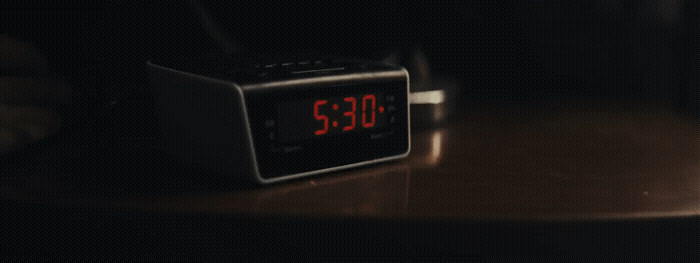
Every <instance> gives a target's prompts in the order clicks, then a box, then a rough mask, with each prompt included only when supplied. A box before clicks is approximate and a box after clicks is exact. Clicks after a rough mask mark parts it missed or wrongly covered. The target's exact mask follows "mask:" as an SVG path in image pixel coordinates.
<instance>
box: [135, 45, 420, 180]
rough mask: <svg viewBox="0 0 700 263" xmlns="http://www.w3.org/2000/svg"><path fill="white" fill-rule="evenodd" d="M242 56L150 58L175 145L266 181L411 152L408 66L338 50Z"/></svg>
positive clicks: (232, 172)
mask: <svg viewBox="0 0 700 263" xmlns="http://www.w3.org/2000/svg"><path fill="white" fill-rule="evenodd" d="M239 62H241V63H243V62H245V59H242V60H240V61H239ZM239 62H236V61H231V60H229V59H222V60H221V61H219V60H209V59H205V60H183V61H163V62H149V70H150V80H151V85H152V86H153V88H154V89H155V92H156V94H157V97H158V100H157V109H158V119H159V126H160V128H161V129H160V130H161V145H162V147H163V149H164V150H165V152H167V153H168V154H169V155H171V156H172V157H173V158H177V159H181V160H185V161H189V162H192V163H195V164H197V165H201V166H202V167H204V168H206V169H210V170H212V171H215V172H217V173H221V174H224V175H227V176H231V177H247V178H250V179H252V180H254V181H256V182H258V183H273V182H279V181H283V180H288V179H293V178H299V177H304V176H310V175H314V174H320V173H327V172H333V171H337V170H341V169H348V168H353V167H359V166H364V165H369V164H374V163H379V162H385V161H390V160H397V159H400V158H403V157H406V156H407V155H408V153H409V151H410V123H409V122H410V121H409V120H410V117H409V103H408V90H409V87H408V85H409V76H408V72H407V71H406V70H405V69H403V68H401V67H398V66H395V65H388V64H384V63H377V62H371V61H362V60H348V59H332V58H329V59H324V60H301V61H298V62H294V61H285V62H274V63H260V64H258V63H256V64H252V65H248V64H246V63H243V64H240V65H239Z"/></svg>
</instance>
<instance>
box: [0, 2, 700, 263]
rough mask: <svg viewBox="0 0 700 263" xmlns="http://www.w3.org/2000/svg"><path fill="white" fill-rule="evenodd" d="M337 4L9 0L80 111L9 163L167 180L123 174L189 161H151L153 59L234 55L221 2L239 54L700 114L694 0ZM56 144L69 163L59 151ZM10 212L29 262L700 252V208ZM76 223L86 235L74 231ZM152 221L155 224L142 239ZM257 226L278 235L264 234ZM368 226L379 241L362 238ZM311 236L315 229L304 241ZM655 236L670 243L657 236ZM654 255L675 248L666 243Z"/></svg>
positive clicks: (477, 93)
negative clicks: (570, 218) (490, 214)
mask: <svg viewBox="0 0 700 263" xmlns="http://www.w3.org/2000/svg"><path fill="white" fill-rule="evenodd" d="M338 2H344V3H336V1H269V2H268V1H245V2H243V1H242V2H238V1H202V2H201V3H200V4H199V6H198V5H197V4H195V3H193V2H188V1H141V2H131V1H94V2H90V1H48V2H47V1H19V0H3V1H2V2H0V33H1V34H6V35H9V36H12V37H15V38H19V39H22V40H25V41H28V42H29V43H31V44H33V45H34V46H35V47H37V48H38V49H40V50H41V51H42V52H43V53H44V54H45V55H46V56H47V58H48V60H49V65H50V67H51V69H52V74H53V75H55V76H56V77H59V78H61V79H63V80H65V82H66V83H68V84H69V85H70V86H71V87H72V88H73V91H74V94H73V100H72V101H73V103H72V105H70V106H69V107H66V108H63V109H61V112H60V113H61V115H62V117H63V119H64V120H65V121H66V122H65V126H64V127H63V130H62V131H61V132H59V133H58V134H56V135H54V136H53V137H52V138H49V139H48V140H46V141H43V142H41V143H40V144H38V145H34V146H32V148H31V149H29V150H25V151H20V152H18V153H17V154H15V155H13V156H9V157H6V158H5V159H3V160H2V161H3V164H2V166H3V167H2V168H0V170H1V171H3V172H7V171H14V172H15V173H20V174H23V175H50V176H54V175H55V174H56V173H58V174H62V175H63V176H64V177H62V178H64V179H62V180H74V181H77V182H80V184H79V185H80V186H82V187H78V186H76V188H75V189H73V190H74V191H76V192H80V193H89V194H91V196H99V197H101V198H111V197H113V196H120V195H126V194H128V193H129V192H131V191H149V189H156V188H151V187H152V186H153V185H149V184H142V183H140V181H137V183H134V182H133V181H129V179H128V178H125V176H126V175H125V174H128V173H129V172H128V171H130V169H139V170H142V171H144V170H145V171H150V172H153V173H154V174H158V173H168V172H172V171H175V170H178V172H180V173H187V172H192V171H194V170H192V169H193V168H186V167H181V166H177V165H176V164H174V163H167V162H166V163H165V164H158V165H153V164H150V163H152V162H153V161H154V159H153V158H154V157H153V156H150V155H149V152H148V151H146V152H145V153H144V152H143V151H142V150H143V148H147V146H144V145H150V143H151V142H152V141H153V140H154V138H157V136H158V131H157V129H156V126H155V123H156V119H155V114H154V112H153V106H152V102H153V99H154V98H153V94H152V93H151V92H150V91H149V89H148V87H147V85H146V84H147V76H146V71H145V69H146V67H145V62H146V61H147V60H149V59H159V58H172V57H199V56H214V57H216V56H224V54H223V53H225V52H226V50H225V48H222V47H221V45H220V44H217V41H215V39H213V38H212V37H211V36H210V35H209V34H207V31H206V30H205V28H204V27H203V26H202V23H200V22H201V21H200V18H198V16H197V15H196V12H195V10H197V9H198V8H200V9H202V8H203V9H207V10H208V11H209V12H210V15H211V18H212V20H213V21H215V22H216V24H218V25H219V26H220V27H221V28H222V29H223V31H224V32H226V33H227V36H226V38H228V39H230V40H231V42H230V46H229V48H230V50H229V51H232V52H234V53H238V54H270V53H272V54H275V53H296V52H319V53H324V54H334V55H342V56H353V57H366V58H372V59H383V58H385V57H387V56H389V55H391V54H400V55H401V56H402V59H401V60H400V61H402V62H403V63H408V61H410V58H408V57H407V56H408V55H409V54H410V53H411V52H410V51H411V50H415V49H419V50H422V51H423V52H424V53H425V55H426V57H427V59H428V60H427V62H428V63H429V64H430V66H431V68H432V71H433V72H435V73H436V74H443V75H445V76H449V77H452V78H454V79H455V80H456V81H457V82H458V83H459V87H460V89H459V92H458V94H457V96H456V97H455V98H452V99H453V100H455V101H457V104H460V105H467V104H470V103H492V104H495V105H499V106H508V105H514V104H558V103H568V102H574V101H576V102H578V103H580V102H581V101H582V102H583V103H584V104H585V103H590V104H591V105H593V104H601V103H602V104H607V103H610V104H614V103H618V102H632V103H635V104H641V105H645V104H647V103H649V104H650V105H651V104H653V105H659V104H661V105H665V106H667V107H672V108H674V109H676V110H678V112H679V114H695V115H697V114H698V111H699V110H698V109H699V107H700V106H698V102H699V101H700V95H699V94H700V88H698V87H700V77H699V76H700V64H698V63H700V48H698V46H700V45H698V41H700V37H697V36H698V33H700V28H699V27H700V20H699V17H700V4H699V3H697V2H696V1H689V0H688V1H682V0H677V1H668V0H641V1H623V0H601V1H421V2H418V1H338ZM407 67H408V65H407ZM458 110H459V107H458ZM49 146H51V147H49ZM47 149H48V150H47ZM56 149H64V150H56ZM65 149H69V150H68V151H65ZM56 152H60V153H61V155H63V158H64V159H56V158H55V156H56ZM114 160H119V161H118V162H114ZM155 160H156V161H158V160H157V159H155ZM76 164H77V165H76ZM188 169H189V170H188ZM18 171H19V172H18ZM86 178H88V179H86ZM132 179H133V178H132ZM124 181H128V182H130V183H124ZM106 186H108V187H106ZM105 189H108V190H107V191H105ZM115 189H116V190H115ZM125 189H126V190H125ZM153 191H156V190H153ZM0 211H3V212H2V213H3V214H4V216H3V217H2V219H3V221H2V224H3V225H6V226H26V225H29V226H30V227H28V228H27V229H29V230H27V229H24V228H15V227H12V228H10V227H5V228H3V229H2V231H3V233H2V236H4V237H5V238H3V243H2V244H3V246H5V249H6V250H4V251H10V252H12V253H11V254H9V255H10V256H9V257H10V258H33V259H50V258H54V257H59V258H63V259H66V258H67V259H73V258H79V259H88V258H89V259H92V258H103V259H104V258H112V257H113V256H125V257H126V258H127V259H134V258H144V255H150V256H151V257H153V258H164V259H182V258H194V259H206V257H204V256H203V255H218V254H217V253H218V252H221V251H224V252H225V253H223V252H222V253H221V256H223V257H240V256H252V257H259V256H264V257H282V258H284V257H285V255H287V254H285V253H286V252H299V253H306V255H307V256H310V257H312V258H316V259H325V258H327V257H331V258H332V257H350V258H351V259H355V260H365V259H367V257H371V256H373V255H375V254H379V255H384V256H386V257H387V258H393V257H400V258H403V259H411V258H424V259H433V260H439V259H456V258H457V259H475V260H489V259H501V260H506V259H513V258H510V256H512V255H514V257H515V259H522V258H523V256H524V257H525V258H530V257H535V258H549V259H559V260H567V261H569V260H581V259H582V258H579V257H578V256H580V255H592V257H599V256H606V255H610V254H613V256H612V257H613V259H626V260H634V261H637V260H639V259H648V257H652V259H659V260H674V259H675V260H684V259H685V260H689V259H690V260H692V259H693V258H696V256H697V255H696V254H692V253H691V255H688V254H687V252H689V251H693V250H695V249H694V248H697V238H698V237H697V236H696V235H694V234H693V233H697V232H698V224H697V220H696V219H691V220H650V221H635V222H616V221H614V222H604V223H576V222H573V223H571V222H569V223H538V224H512V223H499V222H478V223H470V222H456V223H449V224H430V223H424V222H402V223H399V224H389V223H384V222H356V221H350V222H348V221H343V220H333V219H329V220H326V219H321V220H320V221H317V220H318V219H308V218H302V219H297V218H281V219H280V218H272V219H264V220H257V219H250V218H245V217H243V218H241V217H236V216H233V217H232V218H228V219H226V220H212V219H211V218H209V217H205V218H202V217H197V216H196V215H156V216H143V215H131V214H128V213H117V214H116V216H115V215H114V214H95V213H92V212H90V211H84V210H79V211H65V210H61V209H57V208H54V207H44V206H41V205H38V206H30V207H28V206H25V205H23V204H14V203H11V202H3V208H2V209H0ZM11 215H12V216H11ZM76 217H77V218H76ZM54 218H58V219H54ZM81 218H82V219H81ZM84 218H88V219H84ZM81 220H82V221H81ZM46 222H54V223H53V224H51V226H46V224H45V223H46ZM222 222H227V223H222ZM34 226H37V227H34ZM78 228H81V229H83V230H85V229H87V230H85V231H83V232H80V231H78V232H75V231H72V230H71V229H78ZM145 228H148V229H149V230H152V231H145V232H148V233H151V235H139V234H136V233H141V232H139V231H141V230H142V229H145ZM247 228H251V229H258V230H260V229H263V230H265V231H263V232H261V233H260V235H257V234H255V233H250V232H246V230H245V229H247ZM124 229H132V230H133V229H138V231H135V232H130V231H122V230H124ZM198 229H199V230H201V229H204V230H202V231H199V230H198ZM309 230H311V231H309ZM278 231H279V232H284V233H286V234H285V235H284V237H285V238H284V239H275V238H276V237H279V235H278ZM358 233H359V234H358ZM607 233H612V234H609V235H606V234H607ZM678 233H687V234H688V235H686V236H684V235H681V236H683V237H685V238H691V241H690V243H682V245H681V246H677V244H675V243H674V242H681V241H680V240H679V239H678V235H677V234H678ZM224 235H226V236H240V237H241V238H240V239H235V242H233V243H226V242H224V241H222V240H223V239H219V237H221V236H224ZM339 236H340V237H343V238H338V237H339ZM367 236H373V237H377V239H372V240H373V241H372V242H369V243H367V242H365V241H367V240H363V238H366V237H367ZM601 236H603V237H606V238H605V239H602V240H601V239H599V237H601ZM7 237H22V238H19V239H15V238H10V239H7ZM45 237H48V238H45ZM295 237H296V238H295ZM304 238H308V239H309V240H311V241H310V242H308V243H306V242H301V241H306V240H303V239H304ZM344 238H349V239H348V240H349V241H346V239H344ZM37 240H41V241H40V242H35V241H37ZM270 240H273V241H270ZM250 242H252V243H250ZM269 242H272V243H273V244H275V245H278V247H284V246H285V245H288V244H293V245H291V246H288V247H286V249H282V250H280V251H277V252H276V253H277V254H275V253H272V254H266V255H261V254H257V253H256V249H257V248H258V247H260V246H264V245H267V244H269ZM578 242H583V243H586V244H587V245H584V246H579V245H578ZM657 242H662V243H664V244H665V243H671V244H672V245H671V246H669V247H665V246H663V245H661V246H655V245H651V247H650V246H649V245H648V244H649V243H651V244H658V243H657ZM75 244H83V245H84V246H85V247H86V248H83V247H81V246H74V245H75ZM207 244H209V245H211V246H208V245H207ZM300 244H308V245H309V246H303V245H300ZM357 244H360V245H357ZM693 244H695V245H693ZM353 245H356V246H359V247H353ZM311 246H319V247H322V249H312V247H311ZM8 247H9V249H8ZM227 247H236V248H241V249H240V250H235V249H234V250H231V249H225V248H227ZM161 248H163V249H161ZM165 248H167V249H165ZM649 249H652V250H649ZM659 250H664V251H666V250H668V251H669V252H668V253H665V254H658V253H655V252H659ZM17 251H21V252H17ZM148 251H160V252H159V253H156V254H153V255H151V254H148V253H150V252H148ZM358 251H359V252H358ZM147 252H148V253H147ZM215 252H217V253H215ZM355 252H358V253H355ZM589 252H590V253H589ZM441 255H451V256H453V257H451V258H442V257H441ZM660 255H661V256H660ZM655 256H658V258H654V257H655ZM147 258H148V257H147Z"/></svg>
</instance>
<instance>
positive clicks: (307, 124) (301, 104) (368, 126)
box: [277, 92, 394, 143]
mask: <svg viewBox="0 0 700 263" xmlns="http://www.w3.org/2000/svg"><path fill="white" fill-rule="evenodd" d="M389 99H391V100H394V98H393V97H392V96H389ZM385 100H386V97H385V95H384V94H383V93H381V92H372V93H366V94H354V95H350V96H336V97H330V98H316V99H310V100H303V101H291V102H283V103H280V104H279V105H277V114H278V116H279V117H278V120H279V125H278V128H277V131H278V134H279V137H280V141H281V142H284V143H288V142H294V141H301V140H308V139H313V138H315V137H317V136H335V135H341V134H346V133H352V132H360V131H367V130H381V129H383V128H385V127H387V115H388V112H387V109H386V107H385V103H384V101H385ZM392 110H393V109H392Z"/></svg>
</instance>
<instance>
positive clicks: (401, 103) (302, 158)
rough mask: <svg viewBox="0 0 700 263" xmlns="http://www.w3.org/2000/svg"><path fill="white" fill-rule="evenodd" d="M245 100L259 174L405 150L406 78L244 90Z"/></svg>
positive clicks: (272, 174) (306, 169) (292, 171)
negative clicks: (247, 91) (350, 83)
mask: <svg viewBox="0 0 700 263" xmlns="http://www.w3.org/2000/svg"><path fill="white" fill-rule="evenodd" d="M353 102H354V103H353ZM246 104H247V105H248V114H249V119H250V123H251V132H252V134H253V144H254V147H255V152H256V159H257V162H258V168H259V171H260V174H261V176H262V177H263V178H267V179H269V178H274V177H279V176H285V175H292V174H297V173H303V172H309V171H315V170H320V169H326V168H332V167H337V166H342V165H348V164H353V163H358V162H363V161H370V160H375V159H380V158H385V157H389V156H396V155H400V154H403V153H405V152H406V151H408V104H407V89H406V80H405V79H403V80H396V79H394V80H383V81H380V82H368V83H364V84H362V83H359V84H352V85H337V86H327V87H304V88H299V87H294V88H291V87H288V88H281V89H276V90H260V91H256V92H249V93H247V94H246ZM353 104H354V105H355V108H354V109H353ZM363 105H364V109H363ZM363 115H364V119H363ZM372 115H374V119H372ZM353 116H354V119H355V123H354V126H353Z"/></svg>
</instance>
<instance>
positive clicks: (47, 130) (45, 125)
mask: <svg viewBox="0 0 700 263" xmlns="http://www.w3.org/2000/svg"><path fill="white" fill-rule="evenodd" d="M0 72H2V74H1V75H0V154H6V153H10V152H12V151H15V150H17V149H20V148H22V147H24V146H26V145H28V144H30V143H33V142H37V141H39V140H41V139H43V138H45V137H47V136H48V135H49V134H51V133H54V132H56V131H57V130H58V128H59V118H58V115H57V114H55V113H54V112H53V110H52V109H51V107H52V106H54V105H58V104H62V103H65V102H67V101H68V99H69V96H70V92H69V90H68V89H66V88H65V86H64V85H62V84H60V82H58V81H55V80H52V79H50V78H48V77H47V75H48V74H47V72H48V69H47V62H46V59H45V58H44V56H42V55H41V54H40V53H39V52H38V51H37V50H35V49H34V48H33V47H31V46H29V45H27V44H25V43H22V42H21V41H18V40H15V39H12V38H10V37H7V36H0Z"/></svg>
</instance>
